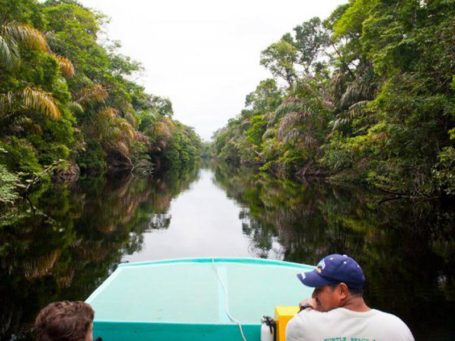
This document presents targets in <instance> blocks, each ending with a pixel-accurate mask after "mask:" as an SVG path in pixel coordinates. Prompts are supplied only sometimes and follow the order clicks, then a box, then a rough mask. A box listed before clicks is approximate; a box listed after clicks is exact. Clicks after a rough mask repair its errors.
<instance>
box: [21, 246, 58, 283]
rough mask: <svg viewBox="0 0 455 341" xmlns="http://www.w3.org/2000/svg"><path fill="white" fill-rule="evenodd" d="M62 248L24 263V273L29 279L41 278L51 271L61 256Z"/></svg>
mask: <svg viewBox="0 0 455 341" xmlns="http://www.w3.org/2000/svg"><path fill="white" fill-rule="evenodd" d="M60 254H61V251H60V249H56V250H53V251H51V252H50V253H49V254H47V255H44V256H41V257H39V258H37V259H34V260H31V261H29V262H26V263H25V264H24V275H25V278H27V279H28V280H31V279H34V278H40V277H43V276H45V275H47V274H48V273H49V271H51V270H52V268H53V267H54V265H55V262H56V261H57V260H58V258H59V257H60Z"/></svg>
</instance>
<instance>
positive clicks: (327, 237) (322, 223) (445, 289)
mask: <svg viewBox="0 0 455 341" xmlns="http://www.w3.org/2000/svg"><path fill="white" fill-rule="evenodd" d="M29 199H30V200H29V201H24V202H22V203H20V204H18V205H17V206H15V207H12V208H10V209H8V210H3V211H2V212H1V215H0V257H1V263H0V265H1V267H0V323H1V330H0V339H2V340H10V339H11V340H27V339H30V334H29V332H28V330H29V327H30V324H31V322H32V321H33V318H34V316H35V315H36V313H37V311H39V309H40V308H41V307H43V306H45V305H46V304H47V303H48V302H51V301H55V300H62V299H69V300H83V299H85V298H87V297H88V295H89V294H90V293H91V292H92V291H93V290H94V289H95V288H96V287H97V286H98V285H99V284H100V283H101V282H102V281H103V280H104V279H105V278H106V277H107V276H108V275H109V274H110V273H112V271H113V270H114V269H115V267H116V265H117V264H118V263H120V262H125V261H130V262H132V261H144V260H157V259H165V258H179V257H263V258H274V259H282V260H288V261H294V262H302V263H307V264H315V263H316V262H317V261H318V260H319V259H320V258H321V257H322V256H324V255H326V254H328V253H332V252H338V253H347V254H350V255H352V256H353V257H354V258H356V259H358V261H359V263H360V264H361V265H362V266H363V268H364V272H365V274H366V276H367V285H366V299H367V303H369V304H370V305H371V306H374V307H376V308H379V309H383V310H386V311H390V312H393V313H395V314H397V315H399V316H400V317H401V318H402V319H403V320H405V322H406V323H408V325H409V326H410V328H411V330H412V331H413V333H414V335H415V336H416V339H417V340H453V339H455V328H454V324H453V323H452V322H453V321H452V320H453V316H455V314H454V313H455V309H454V300H455V294H454V293H455V271H454V270H455V266H454V265H455V234H454V229H455V210H454V209H453V205H451V203H443V202H440V201H428V200H413V201H411V200H404V199H399V200H398V199H396V198H388V197H384V196H383V195H380V194H378V193H374V192H370V191H367V190H365V189H362V188H359V187H342V186H333V185H328V184H325V183H322V182H317V181H313V182H309V183H304V184H299V183H295V182H291V181H283V180H281V181H280V180H276V179H272V178H268V177H265V176H258V175H256V174H253V173H250V172H248V171H246V170H238V169H237V170H229V169H227V168H225V167H223V166H221V165H218V166H213V167H211V168H203V169H194V170H192V171H188V172H181V173H174V174H167V175H166V176H165V177H154V178H152V177H150V178H141V177H132V176H129V175H128V176H127V175H125V176H118V175H117V176H114V177H110V178H98V179H86V180H82V181H80V182H79V183H78V184H75V185H73V186H66V185H47V186H42V188H40V189H39V190H37V191H36V192H34V193H33V195H32V196H31V197H30V198H29ZM258 318H260V317H258Z"/></svg>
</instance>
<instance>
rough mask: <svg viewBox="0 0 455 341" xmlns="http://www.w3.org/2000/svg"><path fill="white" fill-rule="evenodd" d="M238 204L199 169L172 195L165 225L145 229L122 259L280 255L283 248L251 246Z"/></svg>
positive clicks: (209, 173)
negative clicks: (135, 247)
mask: <svg viewBox="0 0 455 341" xmlns="http://www.w3.org/2000/svg"><path fill="white" fill-rule="evenodd" d="M241 212H242V207H241V206H240V205H239V203H238V202H236V201H235V200H234V199H230V198H228V197H227V195H226V192H225V191H224V190H223V189H222V188H220V187H219V186H217V185H216V183H215V182H214V173H213V172H212V171H211V170H209V169H202V170H201V171H200V172H199V177H198V179H197V180H196V181H195V182H193V183H192V184H191V186H190V188H189V189H187V190H186V191H185V192H182V193H180V194H179V195H178V196H177V197H175V198H174V199H173V200H172V202H171V204H170V207H169V211H168V213H167V217H168V219H169V226H167V227H166V228H165V229H160V230H156V229H153V228H150V229H147V230H146V231H145V232H144V233H143V244H142V247H141V248H140V249H139V250H138V251H136V252H134V253H133V254H131V255H125V256H124V257H123V258H122V260H123V261H145V260H155V259H166V258H180V257H259V256H262V257H263V256H267V258H278V259H282V258H283V256H284V255H283V249H282V247H281V245H280V244H279V243H278V242H276V243H275V245H274V247H273V248H271V249H270V250H267V251H268V252H267V254H266V255H264V254H263V252H262V250H260V249H257V248H256V247H255V244H254V241H252V239H251V237H250V236H248V235H247V234H245V233H244V231H243V229H242V228H243V221H242V220H241V219H239V216H241Z"/></svg>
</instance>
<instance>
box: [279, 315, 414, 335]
mask: <svg viewBox="0 0 455 341" xmlns="http://www.w3.org/2000/svg"><path fill="white" fill-rule="evenodd" d="M286 340H287V341H414V337H413V336H412V334H411V331H410V330H409V328H408V326H406V324H405V323H404V322H403V321H402V320H400V319H399V318H398V317H396V316H395V315H392V314H388V313H384V312H382V311H380V310H376V309H371V310H369V311H366V312H358V311H352V310H348V309H345V308H336V309H333V310H331V311H329V312H319V311H316V310H313V309H305V310H303V311H301V312H300V313H298V314H297V315H295V316H294V317H293V318H292V319H291V320H290V321H289V323H288V325H287V327H286Z"/></svg>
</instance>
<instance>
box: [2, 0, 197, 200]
mask: <svg viewBox="0 0 455 341" xmlns="http://www.w3.org/2000/svg"><path fill="white" fill-rule="evenodd" d="M105 20H106V19H105V17H104V16H103V15H101V14H99V13H95V12H93V11H91V10H89V9H87V8H85V7H83V6H81V5H80V4H78V3H77V2H76V1H72V0H62V1H57V0H49V1H45V2H39V1H37V0H14V1H11V0H0V205H1V204H2V203H3V204H4V203H7V202H13V201H14V200H15V199H16V198H17V197H18V195H19V194H20V192H24V191H27V190H28V189H29V188H30V186H31V185H33V184H34V183H36V182H38V181H41V180H44V179H50V178H51V177H54V178H56V179H59V180H63V181H67V180H74V179H76V178H77V177H78V175H79V173H85V174H103V173H105V172H107V171H116V170H130V171H131V170H138V171H141V172H151V171H152V169H153V168H156V167H158V166H159V167H161V168H166V167H171V168H182V167H185V166H187V165H190V164H192V163H194V162H195V161H196V160H197V159H198V158H199V154H200V148H201V141H200V138H199V136H197V134H196V133H195V132H194V131H193V129H192V128H190V127H187V126H185V125H183V124H181V123H180V122H178V121H176V120H174V119H172V114H173V110H172V104H171V102H170V101H169V100H168V99H165V98H161V97H158V96H155V95H150V94H147V93H146V92H145V90H144V88H143V87H142V86H140V85H138V84H136V83H135V82H134V81H132V80H131V79H132V77H131V76H132V75H133V74H134V73H135V72H137V71H140V70H141V66H140V65H139V64H138V63H137V62H134V61H132V60H131V59H130V58H128V57H125V56H123V55H121V54H119V53H118V52H117V50H118V47H119V45H118V43H116V42H111V41H109V40H106V38H105V37H104V36H103V38H104V39H103V40H105V42H103V43H100V42H99V41H98V38H99V34H100V29H101V26H102V25H103V23H104V22H105ZM144 44H147V42H144Z"/></svg>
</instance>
